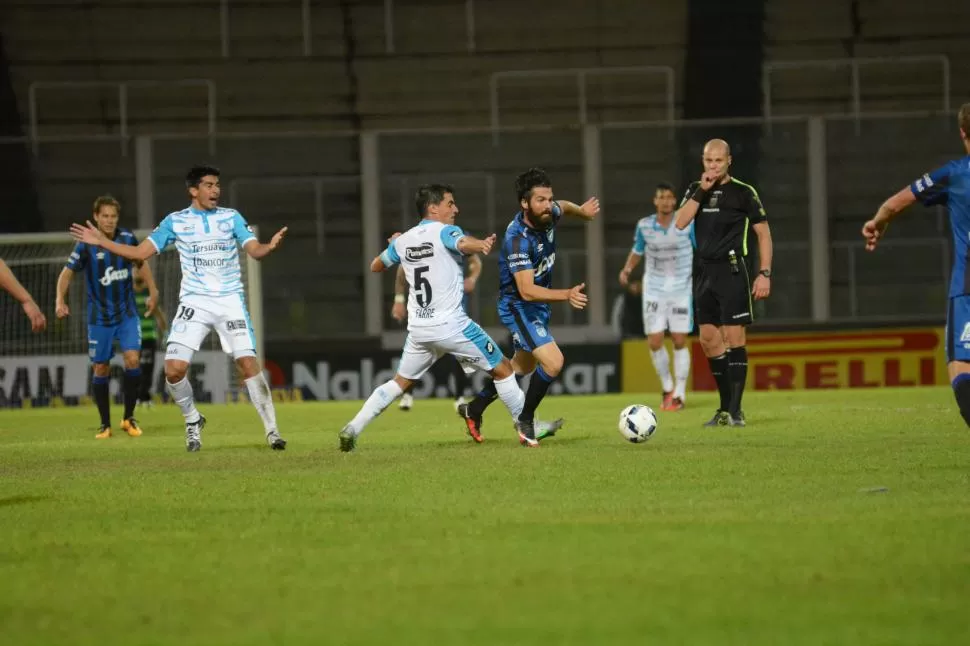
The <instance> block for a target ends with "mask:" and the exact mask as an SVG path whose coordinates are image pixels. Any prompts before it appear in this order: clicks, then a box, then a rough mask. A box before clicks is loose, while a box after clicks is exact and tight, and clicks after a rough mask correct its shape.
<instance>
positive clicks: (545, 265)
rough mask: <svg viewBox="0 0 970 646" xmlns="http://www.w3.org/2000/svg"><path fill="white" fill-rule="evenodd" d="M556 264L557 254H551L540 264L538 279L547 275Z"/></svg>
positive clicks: (537, 268) (537, 272)
mask: <svg viewBox="0 0 970 646" xmlns="http://www.w3.org/2000/svg"><path fill="white" fill-rule="evenodd" d="M555 264H556V254H554V253H551V254H549V255H548V256H546V257H545V258H543V259H542V262H540V263H539V266H538V267H536V277H539V276H541V275H542V274H544V273H546V272H547V271H549V270H551V269H552V266H553V265H555Z"/></svg>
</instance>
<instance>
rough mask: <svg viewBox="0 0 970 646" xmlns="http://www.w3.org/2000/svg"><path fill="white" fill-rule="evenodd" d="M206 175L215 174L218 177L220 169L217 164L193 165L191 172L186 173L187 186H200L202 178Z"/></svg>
mask: <svg viewBox="0 0 970 646" xmlns="http://www.w3.org/2000/svg"><path fill="white" fill-rule="evenodd" d="M206 175H215V176H216V177H219V169H218V168H216V167H215V166H208V165H206V164H200V165H198V166H193V167H192V168H190V169H189V172H188V173H186V174H185V187H186V188H192V187H193V186H195V187H198V185H199V182H201V181H202V178H203V177H205V176H206Z"/></svg>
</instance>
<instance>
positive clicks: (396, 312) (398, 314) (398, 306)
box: [391, 303, 408, 323]
mask: <svg viewBox="0 0 970 646" xmlns="http://www.w3.org/2000/svg"><path fill="white" fill-rule="evenodd" d="M407 315H408V308H407V307H406V306H405V304H404V303H394V305H392V306H391V318H392V319H394V320H395V321H397V322H398V323H403V322H404V319H405V318H407Z"/></svg>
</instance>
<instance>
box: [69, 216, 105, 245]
mask: <svg viewBox="0 0 970 646" xmlns="http://www.w3.org/2000/svg"><path fill="white" fill-rule="evenodd" d="M85 225H87V226H85ZM71 237H72V238H74V239H75V240H77V241H78V242H83V243H84V244H89V245H93V246H95V247H99V246H101V243H102V242H104V241H105V240H107V238H105V237H104V234H103V233H101V232H100V231H99V230H98V227H96V226H94V225H93V224H91V221H90V220H88V221H87V222H85V224H77V223H74V224H72V225H71Z"/></svg>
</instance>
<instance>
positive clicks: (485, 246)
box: [466, 233, 495, 291]
mask: <svg viewBox="0 0 970 646" xmlns="http://www.w3.org/2000/svg"><path fill="white" fill-rule="evenodd" d="M493 244H495V234H494V233H493V234H492V235H490V236H488V237H487V238H485V239H484V240H482V248H481V249H480V250H479V253H481V254H484V255H486V256H487V255H488V253H489V252H490V251H491V250H492V245H493ZM466 291H467V290H466Z"/></svg>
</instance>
